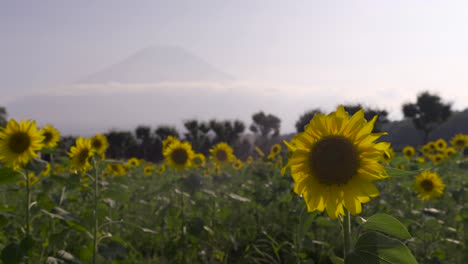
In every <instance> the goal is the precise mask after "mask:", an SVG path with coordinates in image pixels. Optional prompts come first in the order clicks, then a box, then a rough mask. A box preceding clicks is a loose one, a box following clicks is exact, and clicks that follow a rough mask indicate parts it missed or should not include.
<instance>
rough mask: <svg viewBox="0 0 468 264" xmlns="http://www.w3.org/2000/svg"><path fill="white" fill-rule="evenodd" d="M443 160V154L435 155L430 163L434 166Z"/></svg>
mask: <svg viewBox="0 0 468 264" xmlns="http://www.w3.org/2000/svg"><path fill="white" fill-rule="evenodd" d="M444 158H445V156H444V155H443V154H440V153H437V154H435V155H434V156H433V157H432V163H434V165H439V164H440V163H441V162H442V161H443V160H444Z"/></svg>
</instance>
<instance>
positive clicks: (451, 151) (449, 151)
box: [444, 147, 457, 158]
mask: <svg viewBox="0 0 468 264" xmlns="http://www.w3.org/2000/svg"><path fill="white" fill-rule="evenodd" d="M455 153H457V150H456V149H455V148H453V147H449V148H446V149H445V151H444V154H445V157H447V158H450V157H452V156H453V154H455Z"/></svg>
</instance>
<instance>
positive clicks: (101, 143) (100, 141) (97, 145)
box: [91, 134, 109, 159]
mask: <svg viewBox="0 0 468 264" xmlns="http://www.w3.org/2000/svg"><path fill="white" fill-rule="evenodd" d="M91 147H92V148H93V149H94V151H95V152H96V153H97V154H99V155H104V152H106V150H107V148H109V141H107V138H106V136H104V135H101V134H96V135H95V136H94V137H92V138H91ZM104 158H105V156H104ZM104 158H101V159H104Z"/></svg>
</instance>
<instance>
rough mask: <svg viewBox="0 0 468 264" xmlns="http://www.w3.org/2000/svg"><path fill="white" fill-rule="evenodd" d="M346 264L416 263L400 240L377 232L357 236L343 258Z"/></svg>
mask: <svg viewBox="0 0 468 264" xmlns="http://www.w3.org/2000/svg"><path fill="white" fill-rule="evenodd" d="M345 263H346V264H363V263H366V264H402V263H405V264H417V263H418V262H417V261H416V259H415V258H414V256H413V254H412V253H411V251H410V250H409V249H408V247H406V246H405V245H404V244H403V243H402V242H401V241H399V240H397V239H394V238H390V237H387V236H385V235H383V234H381V233H377V232H367V233H364V234H363V235H362V236H360V237H359V239H358V241H357V243H356V246H355V248H354V250H353V251H351V253H349V254H348V255H347V256H346V258H345Z"/></svg>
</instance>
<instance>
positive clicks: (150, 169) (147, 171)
mask: <svg viewBox="0 0 468 264" xmlns="http://www.w3.org/2000/svg"><path fill="white" fill-rule="evenodd" d="M153 171H154V166H153V165H146V166H145V167H144V168H143V173H144V174H145V175H146V176H151V174H153Z"/></svg>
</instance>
